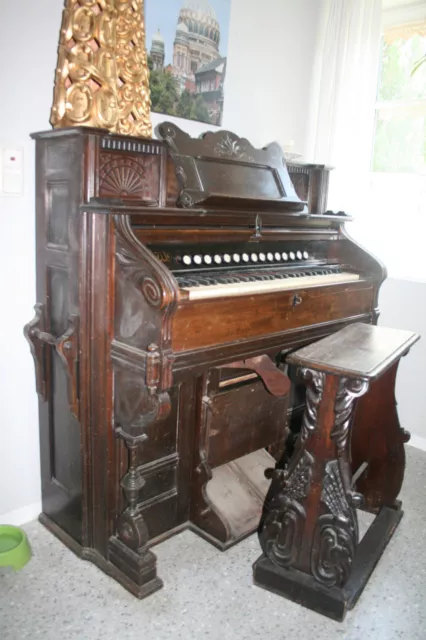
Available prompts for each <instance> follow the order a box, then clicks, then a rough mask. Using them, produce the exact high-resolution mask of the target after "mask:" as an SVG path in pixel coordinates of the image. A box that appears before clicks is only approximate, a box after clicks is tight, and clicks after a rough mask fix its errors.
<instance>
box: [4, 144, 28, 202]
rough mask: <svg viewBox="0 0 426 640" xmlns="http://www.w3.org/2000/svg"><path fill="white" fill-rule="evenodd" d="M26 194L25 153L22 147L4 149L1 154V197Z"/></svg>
mask: <svg viewBox="0 0 426 640" xmlns="http://www.w3.org/2000/svg"><path fill="white" fill-rule="evenodd" d="M23 193H24V151H23V148H22V147H12V146H7V147H2V148H1V154H0V195H1V196H22V195H23Z"/></svg>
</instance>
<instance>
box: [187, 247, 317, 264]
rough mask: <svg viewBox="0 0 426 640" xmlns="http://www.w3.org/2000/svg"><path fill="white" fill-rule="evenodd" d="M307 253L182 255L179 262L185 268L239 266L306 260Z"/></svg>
mask: <svg viewBox="0 0 426 640" xmlns="http://www.w3.org/2000/svg"><path fill="white" fill-rule="evenodd" d="M308 259H309V253H308V252H307V251H296V252H294V251H289V252H288V253H287V252H286V251H283V252H282V253H280V252H278V251H276V252H275V253H272V252H269V253H262V252H261V253H233V254H230V253H225V254H223V255H220V254H218V253H217V254H215V255H214V256H211V255H210V254H208V253H207V254H204V255H198V254H196V255H194V256H190V255H188V254H187V255H184V256H183V257H182V258H181V260H182V262H183V264H184V265H186V266H187V267H189V266H191V265H193V264H195V265H197V266H198V265H201V264H231V263H234V264H239V263H240V262H243V263H249V262H252V263H256V262H288V261H289V260H308Z"/></svg>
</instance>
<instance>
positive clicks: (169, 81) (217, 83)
mask: <svg viewBox="0 0 426 640" xmlns="http://www.w3.org/2000/svg"><path fill="white" fill-rule="evenodd" d="M230 8H231V0H163V1H162V2H158V1H157V0H148V1H147V2H146V3H145V20H146V32H147V49H148V63H149V68H150V89H151V101H152V111H155V112H157V113H164V114H167V115H172V116H178V117H181V118H187V119H189V120H198V121H200V122H206V123H208V124H213V125H218V126H220V125H221V124H222V114H223V103H224V83H225V75H226V58H227V48H228V31H229V17H230Z"/></svg>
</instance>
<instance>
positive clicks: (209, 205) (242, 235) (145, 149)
mask: <svg viewBox="0 0 426 640" xmlns="http://www.w3.org/2000/svg"><path fill="white" fill-rule="evenodd" d="M157 134H158V137H159V140H158V139H157V140H142V139H139V138H130V137H124V136H118V135H112V134H108V133H107V132H105V131H102V130H95V129H89V128H72V129H62V130H57V131H50V132H44V133H39V134H35V135H34V138H35V140H36V161H37V178H36V181H37V212H36V213H37V301H38V303H37V305H36V316H35V318H34V320H33V321H32V322H30V323H29V324H28V325H27V327H26V335H27V338H28V340H29V342H30V345H31V349H32V353H33V356H34V360H35V366H36V380H37V391H38V393H39V399H40V402H39V405H40V432H41V459H42V475H43V483H42V488H43V513H42V515H41V520H42V521H43V522H44V523H45V524H46V526H47V527H49V528H50V530H51V531H53V532H54V533H55V534H56V535H57V536H59V537H60V538H61V539H62V540H63V541H64V542H65V543H66V544H68V545H69V546H70V547H71V548H72V549H73V550H74V551H76V552H77V553H79V554H80V555H81V556H82V557H84V558H88V559H90V560H92V561H93V562H95V563H96V564H97V565H98V566H99V567H100V568H102V569H103V570H104V571H106V572H108V573H109V574H110V575H112V576H114V577H115V578H116V579H117V580H119V581H120V582H121V583H122V584H123V585H124V586H125V587H126V588H128V589H129V590H130V591H132V592H133V593H134V594H135V595H137V596H139V597H143V596H145V595H147V594H149V593H151V592H152V591H155V590H156V589H158V588H159V587H160V586H161V580H160V578H159V577H157V571H156V559H155V555H154V553H153V551H152V547H153V546H154V544H156V543H157V542H159V541H161V540H162V539H164V538H165V537H167V536H169V535H171V534H173V533H176V532H178V531H180V530H182V529H183V528H185V527H191V528H192V529H193V530H194V531H196V532H198V533H199V534H200V535H203V536H204V537H205V538H206V539H207V540H209V541H210V542H212V543H213V544H215V545H217V546H219V547H220V548H222V549H226V548H228V547H229V546H230V545H232V544H235V543H236V542H238V541H239V540H241V539H242V538H243V537H244V536H246V535H248V534H249V533H251V532H252V531H253V530H255V528H256V527H257V524H258V520H259V516H260V513H261V509H262V503H263V499H264V496H265V493H266V491H267V486H268V482H267V480H266V479H265V477H264V474H263V471H264V468H265V466H271V456H275V457H276V458H278V457H280V456H281V455H282V454H283V451H284V449H285V444H286V442H287V451H286V453H285V454H284V455H290V453H291V442H292V435H293V434H294V433H296V432H297V431H298V428H299V422H300V416H301V412H302V411H303V406H304V397H303V391H301V389H302V387H301V386H300V385H299V384H298V381H297V379H296V377H295V375H294V373H293V372H292V370H291V368H290V369H288V368H287V367H286V365H285V364H284V356H285V354H286V353H288V352H289V351H291V350H293V349H295V348H298V347H300V346H301V345H304V344H307V343H310V342H313V341H315V340H317V339H318V338H320V337H323V336H325V335H327V334H330V333H332V332H335V331H337V330H338V329H340V328H342V327H343V326H345V325H346V324H348V323H352V322H360V321H361V322H367V323H374V322H375V321H376V318H377V297H378V292H379V287H380V284H381V282H382V281H383V279H384V278H385V271H384V269H383V267H382V265H381V264H380V263H379V262H378V261H377V260H376V259H375V258H373V257H372V256H371V255H370V254H368V253H367V252H366V251H364V250H363V249H362V248H360V247H359V246H358V245H357V244H356V243H355V242H353V241H352V240H351V239H350V238H349V236H348V235H347V233H346V231H345V222H346V221H347V217H346V216H345V215H344V214H343V213H342V212H339V213H337V214H332V213H331V212H327V211H326V199H327V184H328V173H329V171H328V168H326V167H322V166H317V165H299V166H297V165H294V166H292V165H289V166H287V165H286V163H285V161H284V158H283V154H282V151H281V149H280V148H279V146H278V145H276V144H273V145H270V146H268V147H266V148H265V149H260V150H258V149H254V148H253V147H252V146H251V145H250V143H249V142H248V141H247V140H244V139H240V138H238V137H237V136H235V135H234V134H232V133H230V132H223V131H222V132H218V133H209V134H206V135H205V136H204V137H202V138H201V139H197V140H195V139H191V138H190V137H189V136H187V135H186V134H184V133H183V132H182V131H180V130H179V129H178V128H177V127H175V126H174V125H172V124H170V123H164V124H163V125H160V127H159V128H158V131H157ZM176 176H177V180H176ZM285 374H288V375H289V377H290V379H291V380H292V385H291V388H290V389H289V385H288V378H287V375H285ZM355 430H356V425H355ZM160 574H161V572H160Z"/></svg>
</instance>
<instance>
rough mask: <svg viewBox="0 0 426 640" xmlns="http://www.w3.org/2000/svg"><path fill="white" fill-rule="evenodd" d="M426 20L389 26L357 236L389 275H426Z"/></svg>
mask: <svg viewBox="0 0 426 640" xmlns="http://www.w3.org/2000/svg"><path fill="white" fill-rule="evenodd" d="M425 54H426V22H422V23H416V24H409V25H402V26H399V27H393V28H392V29H389V30H387V31H385V33H384V36H383V47H382V58H381V68H380V74H379V81H378V90H377V102H376V114H375V115H376V117H375V132H374V140H373V152H372V160H371V169H372V171H371V173H370V179H369V185H368V189H367V193H366V194H365V196H366V197H365V213H366V215H364V217H363V219H362V220H361V221H360V223H359V227H358V232H357V235H358V239H359V240H360V242H361V243H364V244H365V245H366V246H367V247H368V248H369V249H370V250H371V251H372V252H373V253H374V254H376V255H377V256H378V257H379V258H380V259H381V260H382V261H383V262H384V264H385V265H386V266H387V268H388V273H389V276H390V277H394V278H397V279H408V280H421V281H426V261H425V260H424V249H423V245H424V228H425V226H426V62H425V64H424V65H422V66H421V67H419V68H418V69H417V71H415V72H414V73H413V74H412V70H413V68H414V66H415V64H416V62H417V61H418V60H420V59H421V58H422V57H423V56H424V55H425Z"/></svg>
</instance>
